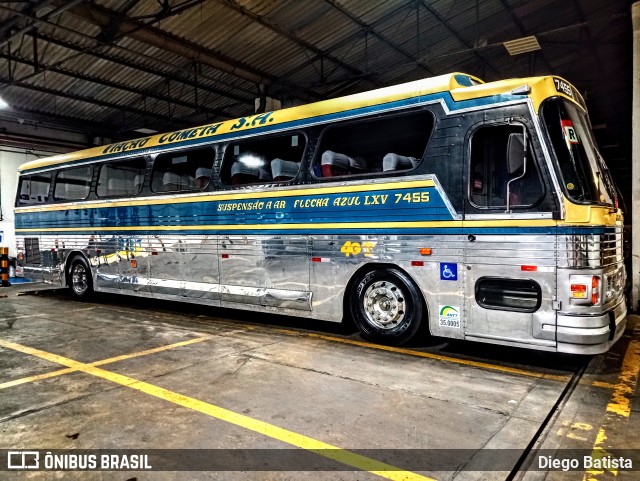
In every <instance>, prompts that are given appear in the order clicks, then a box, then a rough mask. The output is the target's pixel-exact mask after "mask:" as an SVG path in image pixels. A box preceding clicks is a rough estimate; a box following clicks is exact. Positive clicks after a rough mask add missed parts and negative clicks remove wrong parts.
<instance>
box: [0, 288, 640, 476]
mask: <svg viewBox="0 0 640 481" xmlns="http://www.w3.org/2000/svg"><path fill="white" fill-rule="evenodd" d="M0 296H3V297H0V450H3V449H4V450H7V449H10V450H18V449H42V450H56V449H69V450H75V451H73V452H77V453H80V452H82V451H77V450H90V449H100V450H108V449H111V450H112V449H131V450H134V451H131V452H134V453H135V452H142V451H141V450H153V449H189V450H196V449H203V450H214V449H218V450H220V451H191V452H187V451H182V452H180V453H177V454H176V453H173V456H174V457H173V458H172V459H173V460H174V461H175V462H183V463H186V464H187V465H189V466H191V469H193V471H189V472H184V471H139V470H138V471H94V472H89V471H84V472H78V471H55V472H54V471H30V472H27V471H4V472H3V471H0V479H9V480H14V479H15V480H22V479H42V480H53V479H78V480H122V481H125V480H136V481H138V480H140V481H142V480H154V481H155V480H184V479H189V480H200V479H220V480H246V479H249V480H254V479H255V480H258V479H259V480H307V479H308V480H325V479H326V480H368V479H372V480H373V479H385V478H386V479H397V480H399V479H406V480H410V479H423V480H424V479H436V480H448V479H456V480H475V479H496V480H502V479H524V480H542V479H547V480H582V479H613V478H612V476H613V474H612V473H611V472H610V471H607V470H605V471H604V472H601V471H598V470H591V472H587V473H585V470H584V469H576V470H572V471H567V472H563V471H561V470H552V471H548V470H538V469H537V466H536V463H537V462H539V461H538V460H537V458H535V457H534V456H532V455H530V456H527V454H529V453H530V451H531V449H543V450H544V451H542V453H544V454H549V453H551V454H553V453H555V452H556V451H555V450H558V449H560V450H563V449H578V450H581V451H579V453H580V455H582V454H584V453H588V454H591V453H592V452H593V451H594V450H595V451H596V452H600V453H603V452H604V453H605V454H606V453H608V452H614V451H613V450H615V449H631V448H635V449H640V430H639V429H638V427H639V426H640V425H639V424H638V416H639V414H638V407H639V401H638V386H637V381H638V369H639V368H640V323H638V322H637V318H636V317H634V316H631V322H630V326H629V327H628V331H627V333H626V334H625V336H624V338H623V339H622V340H621V342H619V343H618V344H617V345H616V346H615V348H614V349H613V350H612V351H611V352H610V353H607V354H606V355H601V356H595V357H575V356H573V357H572V356H563V355H552V354H548V353H541V352H535V351H528V350H522V349H510V348H504V347H500V346H489V345H481V344H475V343H464V342H447V341H445V340H442V339H432V340H430V341H427V342H423V343H422V344H419V345H414V346H411V347H408V348H398V349H396V348H387V347H385V346H378V345H373V344H369V343H366V342H363V341H362V340H361V338H360V337H359V335H358V334H357V333H356V332H355V329H354V328H353V327H352V326H349V325H333V324H327V323H319V322H311V321H307V320H303V319H292V318H283V317H276V316H267V315H262V314H255V313H246V312H237V311H227V310H222V309H211V308H209V307H203V306H192V305H187V304H179V303H169V302H158V301H146V300H141V299H134V298H129V297H124V296H99V297H97V298H96V300H95V302H92V303H77V302H74V301H72V300H71V299H70V298H69V296H68V295H67V294H66V292H65V291H61V290H42V291H38V290H37V289H35V292H34V286H33V285H26V286H16V287H11V288H8V289H3V290H0ZM4 296H6V297H4ZM636 326H638V328H636ZM294 447H298V448H296V450H292V448H294ZM481 448H482V451H478V450H480V449H481ZM267 449H269V450H272V451H265V450H267ZM225 450H227V451H225ZM228 450H232V451H228ZM250 450H255V451H250ZM273 450H277V451H273ZM441 450H444V451H441ZM547 450H548V451H547ZM602 450H605V451H602ZM558 452H562V451H558ZM149 453H151V454H150V457H151V459H154V462H155V465H156V466H155V467H156V468H157V467H158V463H160V465H162V466H165V467H166V466H171V464H170V462H171V461H167V462H168V463H169V464H162V463H163V462H165V461H163V460H166V459H167V458H166V456H168V454H167V453H166V452H159V451H149ZM275 453H280V454H275ZM282 453H284V454H282ZM314 453H319V454H314ZM639 453H640V451H636V452H632V453H630V454H629V456H635V459H634V466H635V469H638V468H639V467H640V455H639ZM191 454H193V455H194V456H195V458H194V459H193V460H190V461H185V459H186V457H187V456H188V455H191ZM3 455H4V454H3ZM154 455H155V456H156V457H155V458H154ZM279 455H282V456H281V457H278V456H279ZM158 456H160V457H161V458H162V459H160V458H159V457H158ZM162 456H164V457H162ZM225 456H226V457H225ZM213 457H218V458H219V459H220V460H221V461H220V462H223V461H224V460H227V462H226V464H224V463H223V464H224V469H230V470H227V471H201V470H199V469H197V468H198V466H202V464H199V463H211V460H212V458H213ZM159 459H160V461H158V460H159ZM176 460H177V461H176ZM3 462H4V460H0V466H6V463H5V464H2V463H3ZM383 463H386V464H383ZM151 464H152V465H153V463H151ZM209 465H210V464H207V466H209ZM389 465H392V466H395V467H397V468H398V469H397V470H393V469H391V468H390V467H389ZM217 466H220V465H217ZM256 469H270V470H262V471H257V470H256ZM311 469H313V471H309V470H311ZM616 474H617V476H616V478H615V479H621V480H632V479H639V478H640V472H639V471H627V470H620V471H618V472H617V473H616Z"/></svg>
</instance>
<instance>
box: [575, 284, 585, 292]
mask: <svg viewBox="0 0 640 481" xmlns="http://www.w3.org/2000/svg"><path fill="white" fill-rule="evenodd" d="M571 292H587V286H585V285H584V284H571Z"/></svg>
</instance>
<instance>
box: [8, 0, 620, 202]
mask: <svg viewBox="0 0 640 481" xmlns="http://www.w3.org/2000/svg"><path fill="white" fill-rule="evenodd" d="M631 3H632V2H629V1H619V0H610V1H607V2H603V1H602V0H536V1H530V0H482V1H480V0H476V1H467V0H405V1H400V0H341V1H338V0H143V1H131V0H122V1H116V0H94V1H90V0H84V1H83V0H72V1H62V0H32V1H22V2H19V1H17V2H2V3H0V47H1V48H0V95H1V96H2V97H3V98H4V99H5V100H6V101H7V102H8V103H9V105H10V106H11V108H10V109H9V110H5V111H2V112H0V118H4V119H7V120H13V121H15V120H16V119H18V120H19V121H20V122H21V123H23V124H24V123H27V124H35V125H39V126H52V125H53V126H55V127H57V128H65V129H68V130H72V131H75V132H82V133H85V134H87V138H89V139H93V138H94V137H100V138H102V139H123V138H131V137H139V136H141V135H143V134H142V133H140V132H139V131H137V129H141V128H149V129H153V130H156V131H167V130H172V129H178V128H184V127H187V126H191V125H198V124H203V123H208V122H211V121H215V120H221V119H227V118H233V117H238V116H243V115H246V114H249V113H253V112H254V102H255V99H256V98H257V97H261V96H263V97H264V96H270V97H274V98H277V99H280V100H282V102H283V106H290V105H296V104H300V103H305V102H309V101H314V100H320V99H325V98H330V97H336V96H340V95H346V94H349V93H354V92H359V91H363V90H369V89H372V88H376V87H381V86H386V85H392V84H395V83H401V82H405V81H409V80H414V79H417V78H421V77H430V76H433V75H439V74H442V73H446V72H451V71H462V72H466V73H469V74H472V75H476V76H478V77H480V78H482V79H484V80H485V81H491V80H497V79H501V78H508V77H518V76H529V75H541V74H549V73H553V74H556V75H560V76H563V77H565V78H566V79H568V80H569V81H571V82H572V83H574V85H576V87H577V88H578V89H580V90H581V91H582V92H583V94H584V95H585V97H586V100H587V104H588V106H589V108H590V112H591V119H592V123H593V124H594V126H595V129H596V136H597V138H598V140H599V143H600V147H601V149H602V150H603V153H604V155H605V157H606V158H607V159H608V161H609V163H610V165H612V169H613V170H614V174H616V177H618V179H619V180H621V183H622V184H623V191H626V190H627V188H626V185H624V184H625V182H627V181H628V178H629V177H630V165H631V161H630V159H631V147H630V134H631V63H632V62H631V60H632V48H631V46H632V44H631V42H632V39H631V18H630V6H631ZM527 36H535V38H536V39H537V41H538V43H539V45H540V47H541V48H540V49H539V50H536V51H533V52H530V53H524V54H519V55H513V56H512V55H510V54H509V52H508V51H507V49H506V48H505V46H504V45H503V42H505V41H509V40H516V39H520V38H522V37H527Z"/></svg>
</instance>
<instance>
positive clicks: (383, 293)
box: [363, 281, 405, 329]
mask: <svg viewBox="0 0 640 481" xmlns="http://www.w3.org/2000/svg"><path fill="white" fill-rule="evenodd" d="M363 301H364V310H365V312H366V314H367V318H368V320H369V322H370V323H371V324H373V325H374V326H376V327H377V328H379V329H393V328H395V327H397V326H398V324H400V323H401V322H402V320H403V319H404V314H405V299H404V296H403V294H402V291H401V290H400V289H399V288H398V286H396V285H395V284H394V283H392V282H389V281H378V282H374V283H373V284H371V285H370V286H369V287H368V288H367V290H366V291H365V293H364V299H363Z"/></svg>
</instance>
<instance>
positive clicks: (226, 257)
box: [220, 254, 229, 259]
mask: <svg viewBox="0 0 640 481" xmlns="http://www.w3.org/2000/svg"><path fill="white" fill-rule="evenodd" d="M220 257H222V258H223V259H228V258H229V254H221V255H220Z"/></svg>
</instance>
